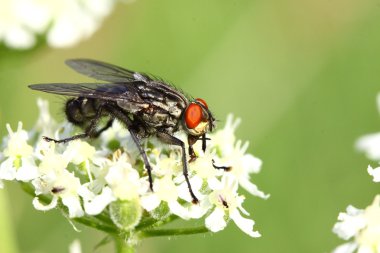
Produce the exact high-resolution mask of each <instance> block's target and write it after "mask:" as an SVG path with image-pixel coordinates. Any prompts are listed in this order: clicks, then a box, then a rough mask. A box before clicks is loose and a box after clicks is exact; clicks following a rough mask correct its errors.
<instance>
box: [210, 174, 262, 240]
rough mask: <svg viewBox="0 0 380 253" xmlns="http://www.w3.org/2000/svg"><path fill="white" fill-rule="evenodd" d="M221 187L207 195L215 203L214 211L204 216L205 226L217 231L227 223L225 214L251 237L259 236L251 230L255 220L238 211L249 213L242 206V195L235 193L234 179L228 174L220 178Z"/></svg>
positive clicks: (236, 186) (235, 184)
mask: <svg viewBox="0 0 380 253" xmlns="http://www.w3.org/2000/svg"><path fill="white" fill-rule="evenodd" d="M222 183H223V186H224V187H223V189H221V190H216V191H213V192H212V193H211V194H210V195H209V201H210V203H212V204H213V205H215V209H214V211H213V212H212V213H211V214H210V215H209V216H208V217H207V218H206V227H207V228H208V229H210V230H211V231H212V232H218V231H220V230H222V229H224V227H225V226H226V225H227V223H226V219H225V216H227V217H228V218H230V219H232V220H233V221H234V222H235V224H236V225H237V226H238V227H239V228H240V229H241V230H242V231H243V232H244V233H246V234H248V235H249V236H251V237H260V236H261V235H260V233H259V232H257V231H254V230H253V225H254V224H255V222H254V221H253V220H250V219H247V218H244V217H243V216H241V214H240V212H242V213H244V214H245V215H249V213H248V212H247V211H246V210H245V209H244V208H243V207H242V203H243V201H244V197H243V196H239V195H238V193H237V188H238V185H237V183H236V181H235V180H233V179H232V178H230V177H229V176H224V177H223V179H222Z"/></svg>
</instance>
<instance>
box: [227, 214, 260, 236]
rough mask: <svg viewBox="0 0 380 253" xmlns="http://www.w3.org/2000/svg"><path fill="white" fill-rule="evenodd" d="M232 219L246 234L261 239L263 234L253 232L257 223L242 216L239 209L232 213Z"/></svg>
mask: <svg viewBox="0 0 380 253" xmlns="http://www.w3.org/2000/svg"><path fill="white" fill-rule="evenodd" d="M230 217H231V219H232V220H233V221H234V222H235V224H236V225H237V226H238V227H239V228H240V229H241V230H242V231H243V232H244V233H246V234H248V235H249V236H251V237H261V234H260V233H259V232H258V231H254V230H253V225H255V222H254V221H253V220H250V219H247V218H244V217H243V216H241V215H240V213H239V211H238V210H237V209H235V210H232V211H231V212H230Z"/></svg>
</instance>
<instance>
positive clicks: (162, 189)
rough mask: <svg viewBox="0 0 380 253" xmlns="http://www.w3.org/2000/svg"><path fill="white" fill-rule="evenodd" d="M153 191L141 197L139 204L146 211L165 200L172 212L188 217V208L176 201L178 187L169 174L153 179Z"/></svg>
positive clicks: (184, 217)
mask: <svg viewBox="0 0 380 253" xmlns="http://www.w3.org/2000/svg"><path fill="white" fill-rule="evenodd" d="M153 189H154V192H152V193H148V194H147V195H145V196H142V197H141V206H142V207H143V208H144V209H145V210H147V211H148V212H150V211H152V210H154V209H155V208H157V207H158V206H159V205H160V203H161V202H162V201H164V202H166V203H167V204H168V206H169V209H170V211H171V212H172V213H173V214H176V215H178V216H180V217H181V218H182V219H186V220H187V219H189V218H190V216H189V214H188V210H187V209H186V208H184V207H183V206H182V205H180V204H179V203H178V189H177V186H176V185H175V183H174V182H173V180H172V178H171V175H168V176H164V177H163V178H161V179H155V180H154V183H153Z"/></svg>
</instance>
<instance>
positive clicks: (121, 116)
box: [105, 105, 153, 191]
mask: <svg viewBox="0 0 380 253" xmlns="http://www.w3.org/2000/svg"><path fill="white" fill-rule="evenodd" d="M105 109H106V110H107V112H108V113H109V114H110V115H112V116H113V117H115V118H116V119H118V120H120V121H121V122H123V124H125V126H126V127H127V128H128V130H129V133H130V134H131V136H132V139H133V141H134V143H135V144H136V146H137V149H138V150H139V152H140V155H141V156H142V158H143V161H144V165H145V168H146V170H147V172H148V178H149V188H150V190H151V191H153V178H152V167H151V166H150V163H149V160H148V157H147V155H146V153H145V151H144V149H143V148H142V146H141V141H140V139H139V137H138V136H137V134H136V132H135V130H133V128H132V121H131V119H130V118H129V117H128V116H127V115H126V114H125V112H124V111H122V110H120V109H119V108H118V107H116V106H112V105H107V106H106V107H105Z"/></svg>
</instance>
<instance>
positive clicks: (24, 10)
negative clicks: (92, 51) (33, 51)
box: [0, 0, 116, 49]
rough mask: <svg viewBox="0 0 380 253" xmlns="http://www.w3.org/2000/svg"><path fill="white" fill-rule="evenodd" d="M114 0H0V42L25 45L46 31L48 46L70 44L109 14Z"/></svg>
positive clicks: (80, 38)
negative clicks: (0, 0)
mask: <svg viewBox="0 0 380 253" xmlns="http://www.w3.org/2000/svg"><path fill="white" fill-rule="evenodd" d="M115 2H116V1H115V0H65V1H60V0H2V2H1V8H0V42H1V41H3V42H4V43H5V45H6V46H8V47H10V48H18V49H27V48H31V47H33V46H34V45H35V44H36V37H37V36H39V35H41V34H46V37H47V43H48V45H49V46H51V47H69V46H73V45H75V44H76V43H78V42H79V41H81V40H82V39H85V38H88V37H89V36H91V35H92V34H93V33H94V32H95V31H96V30H97V29H98V28H99V26H100V24H101V22H102V21H103V19H104V18H105V17H106V16H108V15H109V14H110V12H111V11H112V9H113V6H114V5H115Z"/></svg>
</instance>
